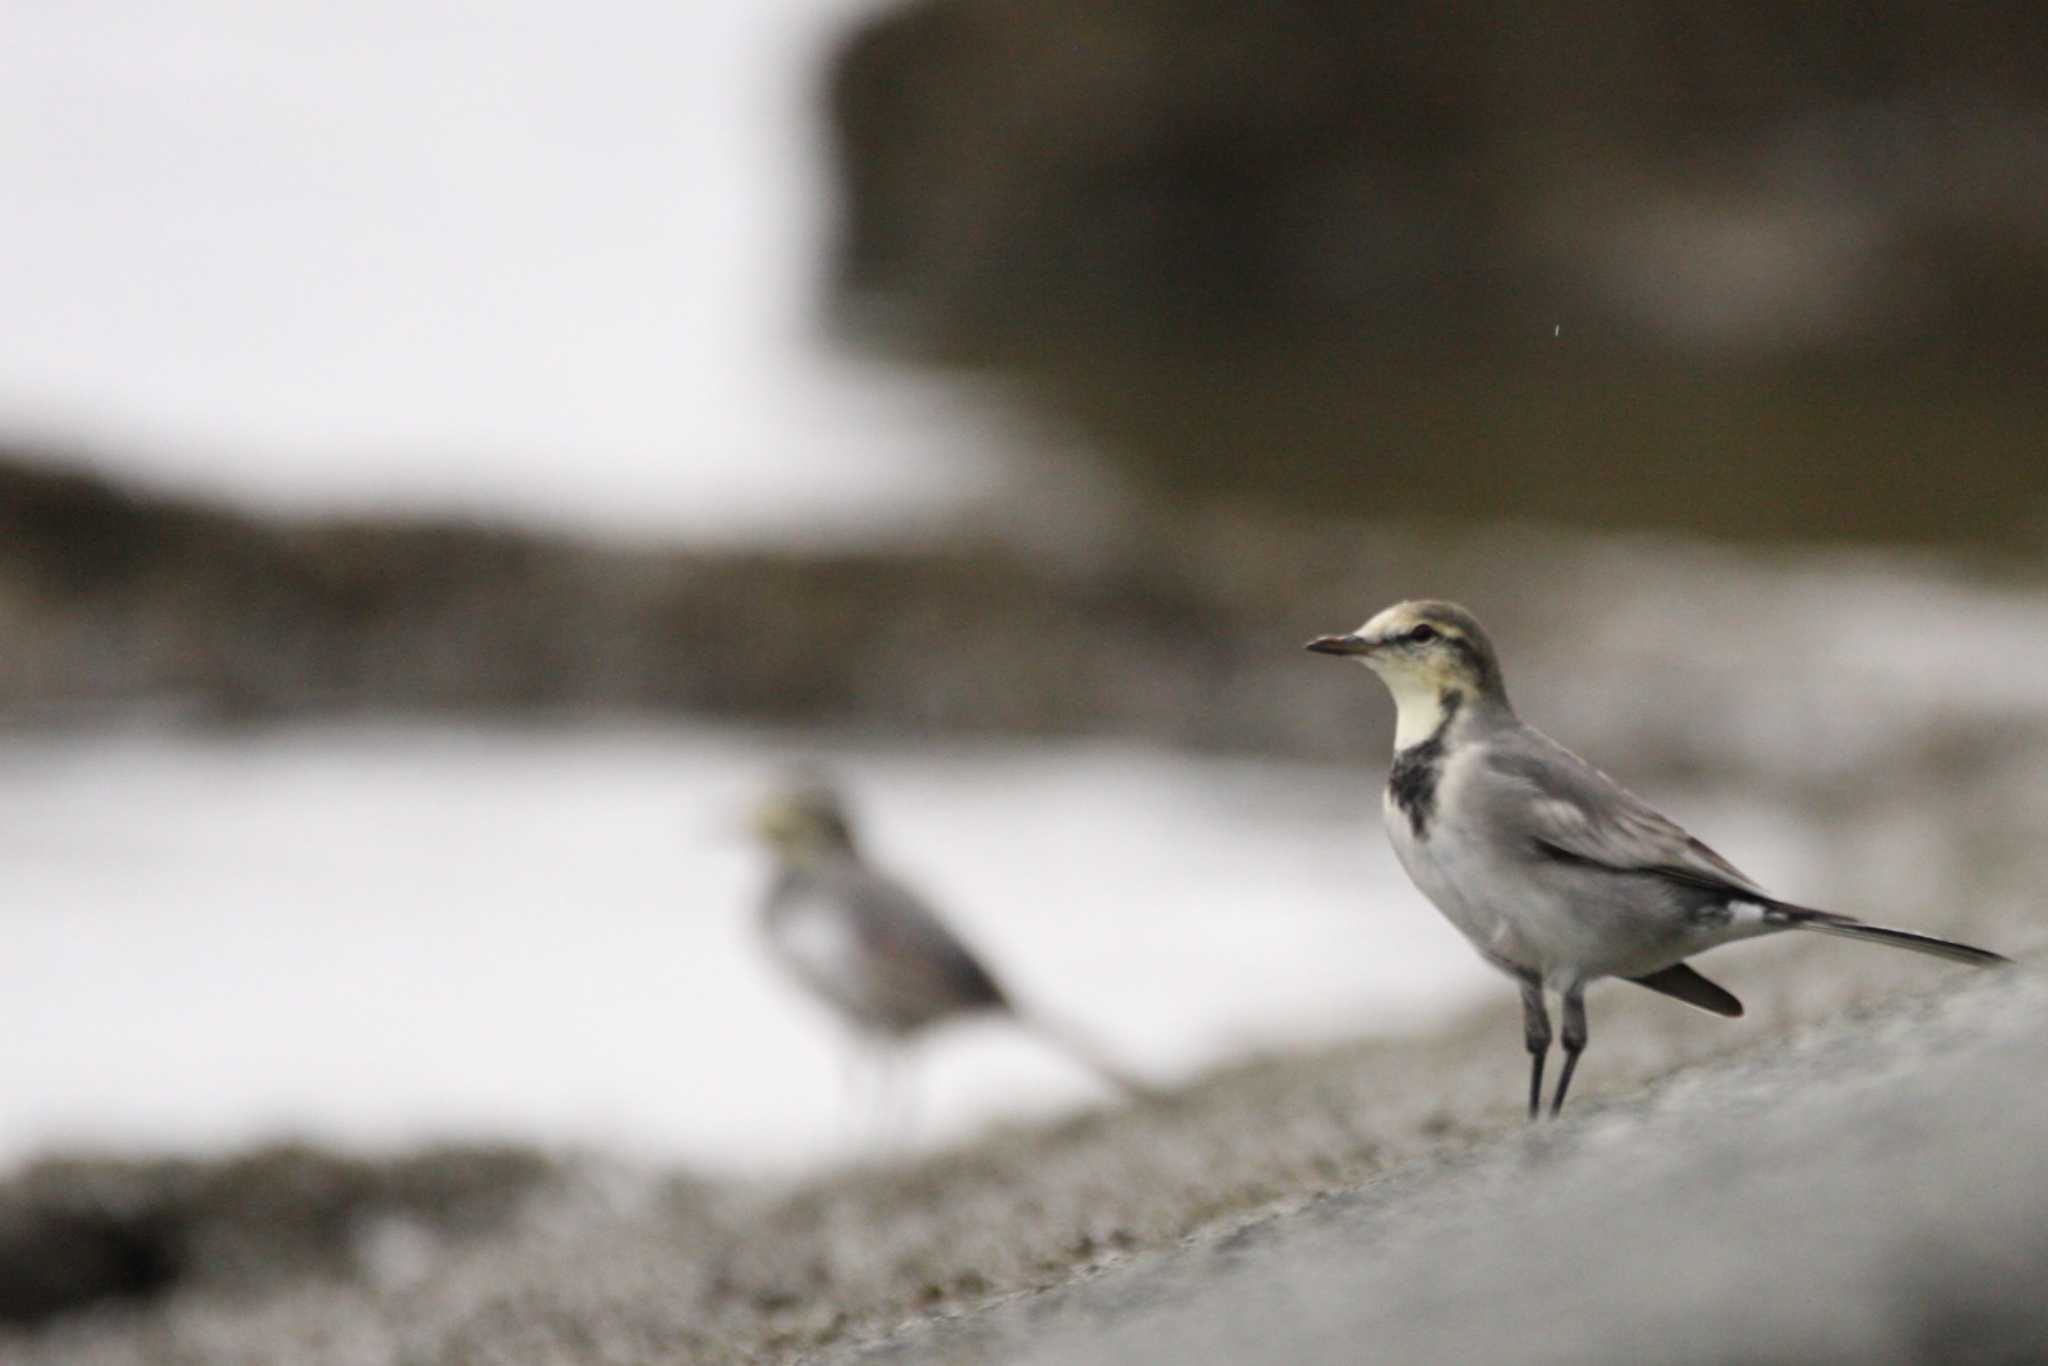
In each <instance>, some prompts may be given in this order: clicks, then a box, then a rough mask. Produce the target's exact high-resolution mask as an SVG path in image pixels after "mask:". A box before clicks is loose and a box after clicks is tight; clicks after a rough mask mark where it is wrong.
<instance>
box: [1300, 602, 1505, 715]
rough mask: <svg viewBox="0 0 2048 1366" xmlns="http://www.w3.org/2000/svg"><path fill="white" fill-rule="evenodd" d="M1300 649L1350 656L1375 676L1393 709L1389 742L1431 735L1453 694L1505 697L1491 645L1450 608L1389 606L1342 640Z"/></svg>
mask: <svg viewBox="0 0 2048 1366" xmlns="http://www.w3.org/2000/svg"><path fill="white" fill-rule="evenodd" d="M1308 648H1309V649H1311V650H1314V651H1315V652H1317V653H1318V654H1326V655H1340V656H1345V657H1348V658H1351V659H1356V660H1357V661H1358V662H1359V663H1361V664H1363V665H1365V667H1367V668H1368V669H1371V670H1372V671H1373V672H1374V673H1376V674H1378V675H1379V676H1380V679H1381V681H1382V682H1384V683H1385V684H1386V685H1387V690H1388V691H1389V692H1391V693H1392V694H1393V695H1394V704H1395V706H1397V707H1398V708H1399V709H1400V723H1399V730H1398V731H1397V735H1396V740H1397V743H1402V744H1405V743H1407V742H1408V740H1409V739H1410V738H1412V737H1414V736H1416V735H1428V734H1430V733H1432V732H1433V731H1434V728H1435V726H1436V724H1437V722H1438V721H1439V720H1440V719H1441V718H1442V716H1443V715H1444V710H1445V708H1446V707H1447V706H1448V705H1450V703H1449V701H1448V699H1449V697H1450V695H1451V694H1453V693H1458V694H1461V695H1463V696H1464V697H1467V698H1473V697H1486V698H1496V699H1499V700H1501V701H1502V702H1503V703H1504V702H1505V700H1506V693H1505V692H1504V691H1503V690H1502V688H1501V681H1500V666H1499V664H1498V663H1496V662H1495V659H1494V654H1493V645H1492V643H1491V642H1489V641H1488V640H1487V638H1486V633H1485V631H1483V630H1482V629H1481V628H1480V625H1479V622H1478V621H1477V619H1475V618H1474V617H1473V615H1472V614H1471V613H1470V612H1467V611H1466V610H1465V609H1464V608H1462V607H1459V606H1457V605H1456V604H1455V603H1448V602H1438V601H1434V600H1430V599H1418V600H1416V601H1413V602H1401V603H1396V604H1394V605H1393V606H1392V607H1389V608H1387V609H1386V610H1385V611H1384V612H1381V613H1380V614H1379V615H1378V616H1376V617H1374V618H1373V619H1372V620H1370V621H1368V622H1366V623H1365V625H1363V626H1361V627H1359V628H1358V629H1357V630H1356V631H1353V632H1352V633H1350V634H1349V635H1341V636H1322V637H1320V638H1318V639H1316V640H1312V641H1310V642H1309V645H1308Z"/></svg>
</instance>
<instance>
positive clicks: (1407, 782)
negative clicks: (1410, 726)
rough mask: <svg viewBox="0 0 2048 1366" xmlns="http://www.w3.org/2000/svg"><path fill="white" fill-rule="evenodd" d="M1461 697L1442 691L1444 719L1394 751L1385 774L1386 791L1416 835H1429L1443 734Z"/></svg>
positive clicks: (1440, 770)
mask: <svg viewBox="0 0 2048 1366" xmlns="http://www.w3.org/2000/svg"><path fill="white" fill-rule="evenodd" d="M1464 701H1465V695H1464V694H1463V693H1460V692H1448V693H1445V694H1444V696H1443V708H1444V719H1443V720H1441V721H1439V722H1438V723H1437V727H1436V729H1435V730H1434V731H1431V732H1430V736H1429V738H1428V739H1427V740H1424V741H1422V742H1421V743H1419V744H1413V745H1410V746H1408V748H1406V749H1404V750H1401V751H1400V752H1398V753H1397V754H1395V755H1394V767H1393V769H1392V770H1391V771H1390V772H1389V773H1388V774H1387V795H1388V796H1390V797H1392V798H1393V799H1394V805H1396V806H1398V807H1400V808H1401V814H1402V815H1404V816H1406V817H1407V818H1408V828H1409V829H1410V830H1413V831H1414V832H1415V838H1417V839H1428V838H1429V823H1430V821H1431V819H1432V818H1434V817H1435V815H1436V786H1437V782H1438V780H1439V779H1441V778H1442V777H1443V772H1444V736H1445V735H1447V734H1448V733H1449V732H1450V729H1451V722H1452V721H1454V720H1456V719H1457V716H1458V708H1459V706H1460V705H1462V704H1463V703H1464Z"/></svg>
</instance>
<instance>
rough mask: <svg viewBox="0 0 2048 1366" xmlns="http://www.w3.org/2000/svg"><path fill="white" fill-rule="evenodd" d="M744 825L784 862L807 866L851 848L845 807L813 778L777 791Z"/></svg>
mask: <svg viewBox="0 0 2048 1366" xmlns="http://www.w3.org/2000/svg"><path fill="white" fill-rule="evenodd" d="M748 825H749V828H750V829H752V831H753V833H754V835H755V837H756V838H758V839H759V840H760V841H761V842H762V843H763V844H765V845H767V846H768V848H769V849H770V850H771V851H772V852H773V853H774V854H775V855H776V857H777V858H780V859H783V860H785V861H787V862H796V863H802V862H808V861H810V860H813V859H817V858H821V857H823V856H825V855H828V854H836V853H847V852H850V851H851V850H852V848H853V824H852V822H851V821H850V820H849V819H848V818H847V814H846V804H845V803H844V802H843V801H841V800H840V797H839V793H838V792H837V791H836V790H835V789H834V788H833V787H832V786H831V785H830V784H828V783H825V782H823V781H820V780H818V779H815V778H812V779H804V780H801V781H796V782H791V783H788V784H786V785H784V786H782V787H780V788H777V789H776V790H775V791H774V792H772V793H770V794H769V795H768V796H767V797H765V798H763V799H762V800H761V801H760V802H759V803H758V804H757V805H756V806H755V807H754V810H753V813H752V817H751V819H750V820H749V821H748Z"/></svg>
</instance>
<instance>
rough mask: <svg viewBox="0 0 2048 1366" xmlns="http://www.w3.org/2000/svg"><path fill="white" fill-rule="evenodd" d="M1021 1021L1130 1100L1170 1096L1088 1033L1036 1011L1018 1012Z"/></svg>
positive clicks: (1156, 1098) (1027, 1027)
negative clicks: (1134, 1070) (1113, 1054)
mask: <svg viewBox="0 0 2048 1366" xmlns="http://www.w3.org/2000/svg"><path fill="white" fill-rule="evenodd" d="M1017 1019H1018V1021H1019V1022H1020V1023H1022V1024H1023V1026H1024V1027H1025V1028H1026V1029H1028V1030H1030V1031H1031V1032H1032V1033H1034V1034H1036V1035H1037V1036H1038V1037H1039V1038H1041V1039H1043V1040H1045V1041H1046V1042H1047V1043H1049V1044H1051V1045H1052V1046H1053V1047H1054V1048H1057V1049H1058V1050H1059V1051H1060V1052H1062V1053H1064V1054H1066V1055H1067V1056H1068V1057H1070V1058H1072V1059H1073V1060H1074V1061H1075V1062H1078V1063H1080V1064H1081V1066H1083V1067H1085V1068H1087V1069H1088V1070H1089V1071H1090V1072H1093V1073H1094V1074H1095V1075H1096V1076H1098V1077H1100V1078H1102V1079H1103V1080H1104V1081H1106V1082H1108V1083H1109V1084H1110V1085H1111V1086H1113V1087H1115V1088H1116V1089H1117V1090H1119V1091H1121V1092H1123V1093H1124V1096H1125V1097H1126V1098H1127V1099H1130V1100H1148V1101H1149V1100H1158V1099H1160V1098H1161V1097H1162V1096H1164V1095H1165V1094H1166V1093H1165V1092H1164V1091H1162V1090H1161V1089H1160V1088H1159V1087H1158V1086H1155V1085H1154V1084H1153V1083H1151V1082H1149V1081H1146V1080H1145V1079H1144V1078H1143V1077H1141V1076H1139V1075H1137V1074H1136V1073H1135V1072H1133V1071H1131V1070H1130V1069H1129V1068H1128V1067H1126V1066H1124V1065H1123V1064H1122V1063H1121V1062H1118V1061H1117V1060H1116V1059H1115V1058H1112V1057H1111V1056H1110V1055H1109V1054H1108V1053H1107V1052H1105V1051H1104V1050H1103V1048H1102V1045H1101V1044H1099V1043H1097V1042H1096V1041H1095V1039H1093V1038H1092V1037H1090V1036H1089V1035H1088V1034H1087V1033H1086V1032H1085V1031H1083V1030H1081V1029H1078V1028H1076V1027H1075V1026H1074V1025H1072V1024H1070V1023H1068V1022H1066V1021H1064V1020H1058V1019H1054V1018H1053V1017H1051V1016H1049V1015H1042V1014H1039V1013H1038V1012H1036V1011H1024V1010H1019V1011H1017Z"/></svg>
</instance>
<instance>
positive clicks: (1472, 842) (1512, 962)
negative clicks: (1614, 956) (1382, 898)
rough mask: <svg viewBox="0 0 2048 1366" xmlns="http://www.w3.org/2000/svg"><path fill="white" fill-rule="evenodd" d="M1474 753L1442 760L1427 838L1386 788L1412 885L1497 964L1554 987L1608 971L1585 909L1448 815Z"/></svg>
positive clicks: (1388, 813)
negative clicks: (1445, 760) (1418, 831)
mask: <svg viewBox="0 0 2048 1366" xmlns="http://www.w3.org/2000/svg"><path fill="white" fill-rule="evenodd" d="M1478 758H1479V756H1478V755H1477V754H1475V753H1470V752H1468V753H1467V754H1466V755H1464V756H1461V757H1456V758H1453V759H1451V760H1449V761H1447V762H1446V763H1445V765H1444V771H1443V773H1442V775H1441V777H1440V778H1439V779H1438V782H1437V793H1436V803H1435V810H1434V814H1433V816H1432V818H1431V819H1430V821H1429V823H1428V836H1427V838H1418V837H1417V836H1416V834H1415V831H1414V829H1413V827H1412V826H1411V825H1410V824H1409V820H1408V815H1407V813H1406V812H1404V811H1402V810H1401V809H1400V807H1399V806H1398V805H1396V804H1395V802H1394V801H1393V798H1392V796H1391V795H1389V796H1387V797H1386V798H1385V799H1384V800H1383V803H1382V814H1383V817H1384V819H1385V822H1386V827H1387V838H1388V840H1389V841H1391V842H1392V844H1393V846H1394V855H1395V857H1396V858H1398V859H1399V860H1400V861H1401V866H1402V868H1404V869H1406V870H1407V873H1408V876H1409V878H1410V879H1411V880H1412V881H1413V882H1414V883H1415V886H1416V887H1417V889H1419V890H1420V891H1421V892H1422V894H1423V895H1424V896H1426V897H1428V898H1429V900H1430V901H1431V903H1433V904H1434V905H1435V906H1436V908H1437V909H1438V910H1439V911H1441V912H1442V913H1443V916H1444V918H1445V919H1446V920H1448V921H1450V922H1451V924H1452V925H1454V926H1455V927H1457V929H1458V931H1459V933H1461V934H1463V935H1464V936H1465V938H1466V939H1468V940H1470V941H1471V943H1472V946H1473V947H1474V948H1475V949H1477V950H1478V951H1479V953H1480V956H1481V957H1483V958H1485V959H1486V960H1487V961H1488V962H1489V963H1492V964H1493V965H1494V966H1495V967H1497V968H1499V969H1501V971H1503V972H1506V973H1509V974H1510V975H1513V976H1523V975H1526V974H1528V973H1535V974H1536V975H1537V976H1538V977H1540V978H1542V979H1543V981H1544V983H1545V984H1546V985H1549V986H1552V987H1554V988H1557V989H1563V988H1564V987H1565V986H1568V985H1570V984H1571V983H1572V982H1573V981H1575V980H1583V979H1585V978H1587V977H1593V976H1604V975H1606V974H1607V973H1609V972H1611V971H1612V970H1613V967H1614V965H1612V964H1609V963H1607V962H1606V961H1605V959H1606V958H1607V956H1608V950H1609V948H1610V945H1609V944H1608V943H1606V942H1603V940H1602V938H1601V936H1600V934H1599V927H1598V926H1597V925H1596V924H1594V923H1592V922H1590V921H1589V920H1588V919H1587V917H1586V916H1585V915H1584V914H1583V908H1580V907H1575V906H1573V905H1570V904H1568V903H1567V902H1566V901H1564V900H1563V899H1562V898H1560V897H1559V896H1558V895H1557V894H1556V890H1555V889H1554V888H1551V887H1546V886H1544V885H1542V884H1539V883H1537V882H1534V881H1532V880H1531V879H1530V877H1529V873H1528V867H1527V862H1526V860H1524V859H1519V858H1517V857H1515V856H1514V855H1513V854H1512V852H1510V851H1504V850H1502V849H1500V848H1498V847H1497V845H1496V843H1495V842H1494V841H1493V840H1491V839H1489V838H1488V836H1487V834H1486V832H1484V831H1479V830H1472V829H1466V828H1463V827H1461V826H1460V825H1459V823H1458V821H1457V820H1456V819H1455V817H1454V816H1453V815H1452V814H1451V813H1452V812H1454V811H1456V810H1459V809H1461V804H1460V803H1459V801H1458V796H1457V794H1458V789H1459V787H1460V786H1461V785H1462V784H1463V783H1464V782H1465V781H1467V780H1468V779H1469V778H1470V777H1471V776H1472V774H1471V771H1470V766H1471V765H1472V764H1473V763H1475V762H1478ZM1463 809H1466V810H1470V809H1472V807H1470V806H1469V805H1467V806H1464V807H1463Z"/></svg>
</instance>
